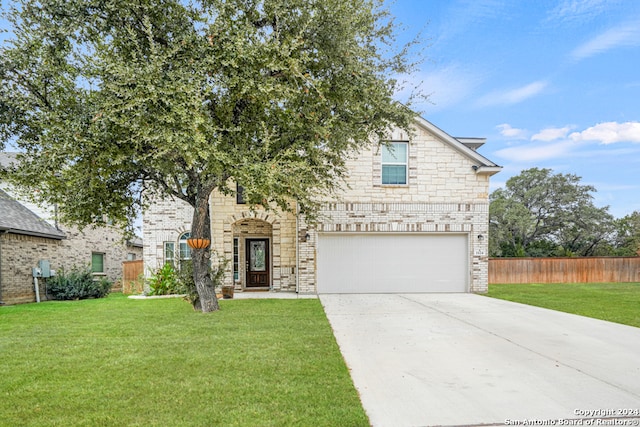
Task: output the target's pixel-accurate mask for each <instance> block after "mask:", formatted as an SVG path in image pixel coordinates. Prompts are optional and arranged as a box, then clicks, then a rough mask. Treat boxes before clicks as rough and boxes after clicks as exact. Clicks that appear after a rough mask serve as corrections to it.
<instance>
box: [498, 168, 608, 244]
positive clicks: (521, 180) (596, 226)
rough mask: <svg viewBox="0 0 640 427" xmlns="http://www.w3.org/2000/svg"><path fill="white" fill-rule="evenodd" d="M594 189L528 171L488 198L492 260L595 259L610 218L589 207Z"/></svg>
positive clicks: (575, 178)
mask: <svg viewBox="0 0 640 427" xmlns="http://www.w3.org/2000/svg"><path fill="white" fill-rule="evenodd" d="M595 191H596V190H595V188H594V187H592V186H589V185H582V184H580V177H578V176H576V175H573V174H554V173H553V172H552V170H551V169H538V168H533V169H528V170H524V171H522V172H521V173H520V174H519V175H517V176H514V177H512V178H510V179H509V180H507V183H506V186H505V188H501V189H498V190H495V191H494V192H493V193H491V196H490V208H489V228H490V235H489V245H490V246H489V249H490V254H491V256H558V255H583V256H584V255H595V254H598V251H599V250H600V249H601V248H602V247H604V246H606V244H607V243H608V241H609V238H610V235H611V232H612V224H613V217H612V216H611V215H610V214H609V213H608V207H604V208H597V207H595V206H594V205H593V196H592V195H591V193H592V192H595Z"/></svg>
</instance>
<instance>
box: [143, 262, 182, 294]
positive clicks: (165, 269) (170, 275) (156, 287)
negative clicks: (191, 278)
mask: <svg viewBox="0 0 640 427" xmlns="http://www.w3.org/2000/svg"><path fill="white" fill-rule="evenodd" d="M147 284H148V285H149V289H150V292H149V295H172V294H178V293H181V292H180V289H179V288H180V286H179V284H178V279H177V275H176V271H175V270H174V269H173V266H172V265H171V264H169V263H166V264H165V265H163V266H162V267H160V268H159V269H158V271H156V272H155V273H154V274H153V275H151V277H149V278H148V279H147Z"/></svg>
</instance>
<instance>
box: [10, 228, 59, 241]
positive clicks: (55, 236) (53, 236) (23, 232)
mask: <svg viewBox="0 0 640 427" xmlns="http://www.w3.org/2000/svg"><path fill="white" fill-rule="evenodd" d="M0 232H1V233H2V234H7V233H12V234H21V235H24V236H33V237H44V238H46V239H55V240H64V239H66V238H67V236H65V235H64V233H63V234H61V235H59V234H48V233H39V232H37V231H28V230H19V229H16V228H5V227H2V226H0ZM61 233H62V232H61Z"/></svg>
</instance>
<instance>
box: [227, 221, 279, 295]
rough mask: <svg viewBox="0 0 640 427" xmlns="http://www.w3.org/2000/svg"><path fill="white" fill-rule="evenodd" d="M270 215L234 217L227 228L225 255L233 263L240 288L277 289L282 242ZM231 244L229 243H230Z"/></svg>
mask: <svg viewBox="0 0 640 427" xmlns="http://www.w3.org/2000/svg"><path fill="white" fill-rule="evenodd" d="M270 219H271V218H269V217H268V216H267V215H264V216H262V215H247V216H244V215H241V216H239V217H233V218H230V227H229V228H227V229H225V234H226V235H227V236H228V237H226V236H225V237H226V238H225V252H226V256H227V258H228V259H230V260H232V263H231V273H232V274H231V277H232V279H233V283H234V285H235V287H236V288H237V289H241V290H270V289H273V284H274V278H277V277H276V276H277V274H274V273H275V272H276V271H279V267H280V266H279V257H276V256H274V255H276V254H278V253H279V251H278V248H279V245H280V239H279V236H278V235H277V234H278V233H277V232H276V233H275V235H274V228H275V227H274V223H275V221H270ZM227 242H228V243H229V244H227Z"/></svg>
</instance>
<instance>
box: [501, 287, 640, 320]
mask: <svg viewBox="0 0 640 427" xmlns="http://www.w3.org/2000/svg"><path fill="white" fill-rule="evenodd" d="M488 295H489V296H490V297H494V298H500V299H504V300H508V301H515V302H521V303H524V304H529V305H535V306H538V307H544V308H550V309H552V310H558V311H564V312H566V313H574V314H579V315H582V316H588V317H593V318H596V319H602V320H608V321H611V322H617V323H623V324H625V325H631V326H636V327H640V309H639V307H640V283H560V284H536V283H534V284H526V285H525V284H513V285H496V284H492V285H489V293H488Z"/></svg>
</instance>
